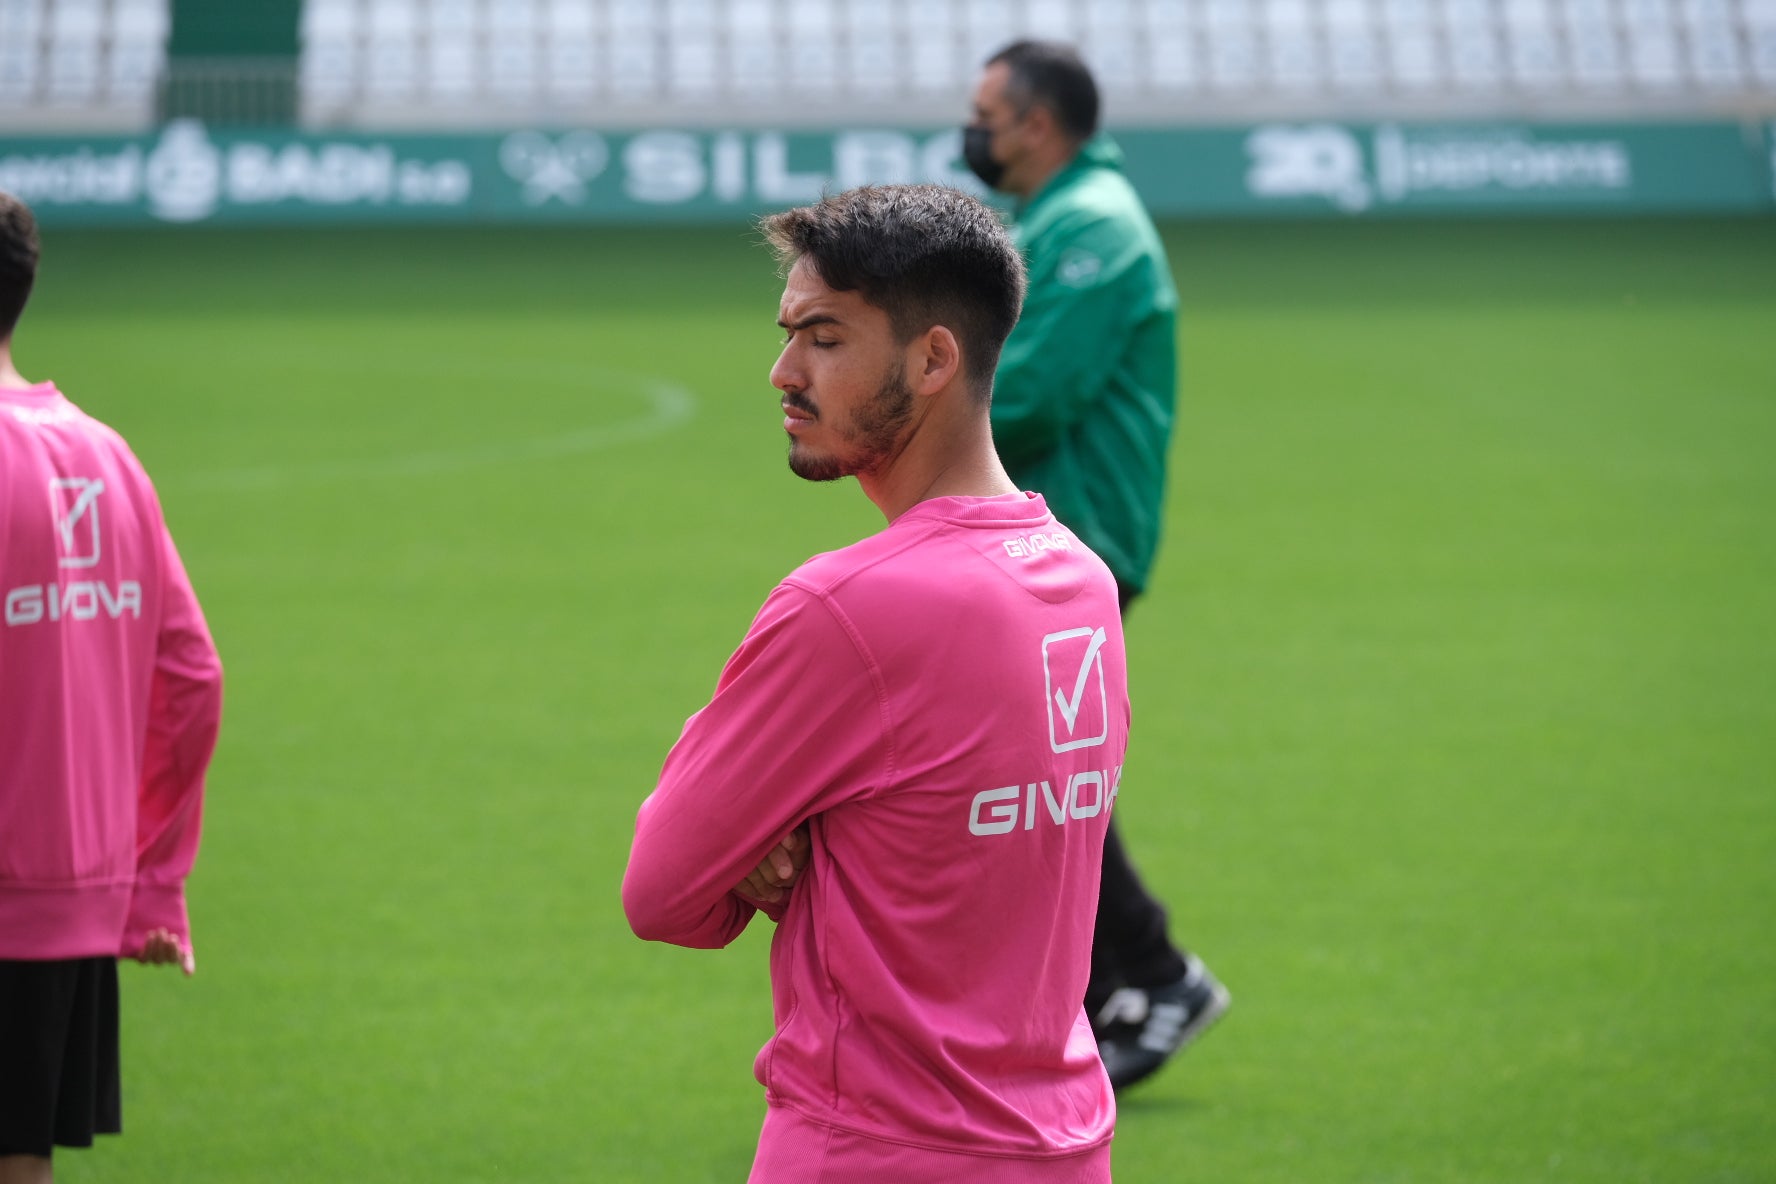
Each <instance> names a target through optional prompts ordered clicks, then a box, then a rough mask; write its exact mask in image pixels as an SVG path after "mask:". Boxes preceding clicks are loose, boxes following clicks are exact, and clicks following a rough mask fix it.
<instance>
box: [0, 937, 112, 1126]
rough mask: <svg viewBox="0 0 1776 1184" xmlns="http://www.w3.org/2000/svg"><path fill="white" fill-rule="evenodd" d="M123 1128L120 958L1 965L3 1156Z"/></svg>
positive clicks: (4, 962) (0, 961) (0, 1121)
mask: <svg viewBox="0 0 1776 1184" xmlns="http://www.w3.org/2000/svg"><path fill="white" fill-rule="evenodd" d="M122 1130H123V1104H122V1097H121V1090H120V1087H119V1081H118V1072H117V959H115V958H75V959H72V960H69V961H65V962H11V961H7V960H5V959H0V1155H48V1154H49V1153H50V1151H51V1149H52V1148H53V1147H54V1146H55V1145H57V1144H60V1145H61V1146H63V1147H91V1146H92V1142H93V1136H94V1135H115V1134H117V1133H119V1132H120V1131H122Z"/></svg>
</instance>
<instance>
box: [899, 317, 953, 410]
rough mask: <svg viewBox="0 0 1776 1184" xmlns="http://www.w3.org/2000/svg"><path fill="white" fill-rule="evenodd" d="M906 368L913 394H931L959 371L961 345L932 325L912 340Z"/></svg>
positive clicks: (941, 328)
mask: <svg viewBox="0 0 1776 1184" xmlns="http://www.w3.org/2000/svg"><path fill="white" fill-rule="evenodd" d="M913 344H914V351H913V352H914V356H913V359H912V365H910V366H909V367H908V369H907V373H908V376H909V378H910V381H911V382H912V387H913V390H914V392H915V393H917V394H921V395H935V394H936V393H937V392H938V391H941V390H943V389H944V388H945V387H946V386H949V385H950V383H951V382H952V381H953V380H954V379H955V378H956V376H957V375H958V374H960V373H961V372H962V343H961V342H959V341H957V340H956V335H955V334H954V333H952V332H951V331H950V330H949V329H948V328H946V327H945V326H943V325H933V326H931V328H929V329H927V330H925V332H923V333H921V334H920V335H919V336H918V337H917V338H915V339H914V342H913Z"/></svg>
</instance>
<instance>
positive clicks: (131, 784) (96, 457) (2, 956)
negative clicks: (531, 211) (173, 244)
mask: <svg viewBox="0 0 1776 1184" xmlns="http://www.w3.org/2000/svg"><path fill="white" fill-rule="evenodd" d="M37 259H38V239H37V230H36V225H35V222H34V220H33V218H32V216H31V212H30V210H29V209H27V208H26V206H25V205H24V203H22V202H20V201H18V200H16V199H15V198H12V197H10V196H8V195H7V194H5V193H0V595H4V597H5V618H4V621H3V622H0V719H3V720H5V724H4V726H0V1184H22V1182H26V1181H30V1182H33V1184H41V1182H42V1181H47V1180H49V1179H50V1178H51V1171H52V1169H51V1154H52V1151H53V1149H54V1148H55V1147H56V1146H63V1147H89V1146H91V1145H92V1141H93V1136H94V1135H99V1134H116V1133H118V1132H120V1131H121V1130H122V1107H121V1100H120V1097H119V1071H118V1004H117V959H118V957H119V956H125V957H133V958H138V959H140V960H142V961H144V962H150V963H159V964H171V963H178V964H179V965H180V966H182V967H183V969H184V971H185V973H186V974H188V975H189V974H192V973H194V972H195V970H196V968H197V964H196V960H195V957H194V956H193V953H192V946H191V927H190V923H189V921H188V920H187V917H186V910H185V877H186V875H187V873H189V872H190V870H191V865H192V861H193V859H194V858H195V856H196V854H197V842H198V822H199V814H200V808H201V805H202V799H203V783H204V771H205V769H206V768H207V767H208V765H209V761H210V754H211V752H212V751H213V750H214V748H215V744H216V731H217V727H218V724H219V721H220V718H221V710H222V668H221V665H220V663H219V662H218V660H217V657H216V648H215V645H214V644H213V643H212V642H211V640H210V633H209V629H208V627H207V626H206V625H205V623H204V617H203V613H202V611H201V610H200V609H199V607H198V603H197V599H196V597H195V596H194V595H193V594H192V591H191V584H190V581H189V580H188V579H187V578H186V575H185V569H184V567H183V565H182V564H181V563H180V561H179V554H178V551H177V550H175V548H174V547H173V540H172V536H171V535H170V534H168V533H167V528H166V523H165V522H164V521H163V520H162V519H161V513H160V503H159V500H158V499H157V498H156V496H155V493H154V487H153V485H152V484H151V483H150V482H149V480H148V475H147V474H146V473H145V472H144V471H143V469H142V466H141V464H140V463H139V462H138V461H137V460H136V458H135V456H134V455H133V454H132V453H131V452H130V449H129V446H128V445H127V444H125V443H124V442H123V439H122V438H121V437H120V436H118V434H117V433H116V432H114V431H112V430H111V429H110V428H108V427H106V426H105V425H104V424H102V423H100V422H98V421H97V420H95V419H93V418H92V417H91V416H89V415H87V414H86V413H84V412H83V411H81V410H80V409H79V408H78V407H76V406H74V404H72V403H70V402H69V401H68V400H67V399H66V398H64V397H63V396H62V394H61V393H60V392H59V391H57V390H56V388H55V386H54V384H52V383H48V382H43V383H37V384H32V383H30V382H27V381H26V380H25V379H24V377H23V376H21V375H20V374H19V372H18V370H17V369H16V368H15V367H14V365H13V360H12V336H13V329H14V327H15V326H16V325H17V323H18V319H19V314H20V313H21V312H22V311H23V310H24V307H25V302H26V300H28V299H29V297H30V294H31V287H32V284H33V282H34V280H35V278H36V274H37Z"/></svg>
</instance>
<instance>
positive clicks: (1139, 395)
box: [993, 136, 1178, 592]
mask: <svg viewBox="0 0 1776 1184" xmlns="http://www.w3.org/2000/svg"><path fill="white" fill-rule="evenodd" d="M1012 233H1013V235H1014V237H1015V238H1016V239H1017V241H1018V245H1019V247H1020V248H1021V249H1022V250H1023V253H1024V259H1025V261H1026V263H1027V264H1028V265H1029V272H1030V289H1029V294H1028V295H1027V296H1026V297H1025V299H1024V311H1023V315H1022V316H1021V317H1020V318H1019V319H1018V323H1017V327H1016V328H1015V329H1013V330H1012V332H1011V337H1010V339H1009V340H1007V341H1006V343H1005V352H1004V353H1003V354H1002V355H1001V357H1000V359H999V369H998V372H997V374H996V375H995V376H994V380H993V439H994V442H995V443H996V444H997V445H998V448H999V455H1000V457H1001V459H1003V460H1004V462H1005V467H1006V469H1007V470H1008V471H1009V472H1010V474H1011V477H1012V480H1014V481H1016V482H1017V483H1018V485H1019V486H1021V487H1022V488H1024V489H1031V490H1036V491H1038V492H1040V493H1041V494H1042V495H1043V496H1044V497H1045V498H1046V499H1047V501H1048V505H1049V508H1050V509H1051V510H1053V511H1054V513H1055V517H1057V518H1059V519H1060V520H1061V521H1062V522H1064V523H1066V524H1067V525H1068V526H1070V527H1071V528H1072V529H1073V531H1074V533H1076V534H1078V535H1079V536H1080V537H1081V538H1082V539H1084V540H1085V542H1086V544H1087V545H1088V546H1090V547H1091V548H1092V549H1093V550H1095V551H1096V552H1097V553H1098V554H1099V555H1100V556H1102V557H1103V559H1104V562H1105V563H1107V564H1109V565H1110V570H1111V572H1112V573H1114V574H1115V576H1116V579H1117V582H1118V583H1120V584H1121V585H1122V586H1123V587H1124V588H1125V589H1126V590H1128V591H1131V592H1138V591H1140V590H1141V589H1142V588H1144V587H1146V584H1147V574H1148V572H1149V571H1150V570H1151V569H1152V566H1153V556H1154V552H1155V551H1156V550H1157V549H1158V546H1159V522H1160V508H1161V506H1162V504H1163V502H1164V498H1165V465H1166V450H1167V447H1168V445H1169V444H1170V441H1171V434H1172V418H1173V413H1174V409H1175V403H1176V388H1177V376H1178V343H1177V315H1178V294H1177V290H1176V289H1175V288H1174V287H1173V285H1172V275H1171V269H1170V267H1169V265H1168V264H1167V262H1166V255H1165V247H1164V246H1163V245H1162V244H1161V243H1160V239H1159V232H1158V231H1156V230H1155V229H1154V227H1153V219H1152V218H1150V217H1148V215H1147V211H1146V209H1145V208H1144V207H1143V206H1142V205H1141V199H1140V198H1139V197H1137V196H1135V191H1134V188H1133V186H1131V185H1130V184H1129V183H1128V179H1127V178H1126V177H1124V176H1123V174H1122V152H1121V150H1120V149H1118V148H1117V147H1116V145H1115V144H1114V143H1113V142H1111V141H1110V140H1109V139H1108V138H1107V137H1103V136H1100V137H1098V138H1097V139H1094V140H1092V141H1091V142H1090V143H1088V144H1086V146H1085V147H1084V148H1083V149H1081V151H1080V153H1079V155H1078V156H1077V157H1075V158H1074V159H1073V161H1072V163H1070V164H1068V165H1067V166H1066V167H1065V168H1063V169H1062V170H1061V171H1060V172H1059V173H1057V174H1055V176H1054V177H1052V178H1050V180H1049V182H1048V184H1047V185H1045V186H1044V187H1043V188H1042V190H1041V191H1040V192H1039V193H1037V194H1036V195H1035V197H1033V198H1031V199H1030V201H1029V202H1028V203H1027V204H1026V205H1024V206H1023V207H1021V208H1020V209H1018V210H1016V211H1015V213H1014V225H1013V227H1012Z"/></svg>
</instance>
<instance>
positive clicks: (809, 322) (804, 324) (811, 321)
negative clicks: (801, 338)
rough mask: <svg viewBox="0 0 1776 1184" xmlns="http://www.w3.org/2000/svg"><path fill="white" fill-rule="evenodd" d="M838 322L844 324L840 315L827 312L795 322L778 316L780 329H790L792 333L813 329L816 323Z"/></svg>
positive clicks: (835, 323)
mask: <svg viewBox="0 0 1776 1184" xmlns="http://www.w3.org/2000/svg"><path fill="white" fill-rule="evenodd" d="M838 324H843V322H842V321H840V320H839V318H838V317H835V316H828V315H827V314H826V313H816V314H815V315H813V316H811V317H803V318H802V319H801V320H799V321H795V322H793V323H792V322H789V321H786V320H784V319H783V318H782V317H778V318H777V327H778V328H779V329H788V330H789V331H790V332H791V333H794V332H796V331H797V330H799V329H812V328H813V327H814V326H815V325H838Z"/></svg>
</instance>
